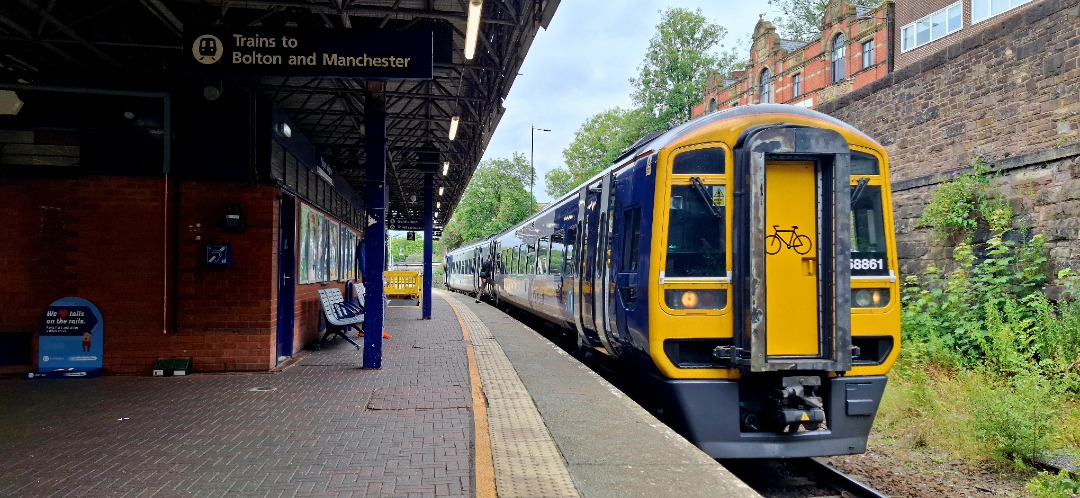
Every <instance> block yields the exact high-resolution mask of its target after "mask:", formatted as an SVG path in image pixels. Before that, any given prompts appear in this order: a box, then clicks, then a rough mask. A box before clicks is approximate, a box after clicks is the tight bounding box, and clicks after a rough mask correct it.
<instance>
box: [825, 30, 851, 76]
mask: <svg viewBox="0 0 1080 498" xmlns="http://www.w3.org/2000/svg"><path fill="white" fill-rule="evenodd" d="M846 61H847V37H846V36H844V33H837V34H836V36H834V37H833V43H832V49H831V50H829V84H830V85H832V84H835V83H840V82H842V81H844V80H845V79H847V74H846V73H847V71H846V69H847V67H846V66H845V62H846Z"/></svg>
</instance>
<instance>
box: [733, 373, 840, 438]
mask: <svg viewBox="0 0 1080 498" xmlns="http://www.w3.org/2000/svg"><path fill="white" fill-rule="evenodd" d="M779 381H780V382H779V385H777V384H775V383H773V384H772V385H773V388H772V394H770V395H768V396H767V397H763V398H759V401H760V402H758V403H753V402H750V403H745V404H744V408H748V409H746V410H744V411H743V413H742V426H743V428H744V429H745V430H750V431H768V432H785V431H787V432H790V433H794V432H798V431H799V430H800V428H801V429H803V430H808V431H813V430H818V429H820V428H821V427H822V426H823V424H824V423H825V405H824V402H823V401H822V399H821V397H820V396H818V393H817V391H818V389H819V388H821V377H818V376H813V375H798V376H790V377H781V378H780V379H779ZM773 382H776V381H775V380H774V381H773ZM766 399H767V400H768V401H766Z"/></svg>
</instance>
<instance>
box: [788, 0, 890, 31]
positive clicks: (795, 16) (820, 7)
mask: <svg viewBox="0 0 1080 498" xmlns="http://www.w3.org/2000/svg"><path fill="white" fill-rule="evenodd" d="M850 1H851V3H852V4H855V5H860V6H863V7H870V6H874V5H878V4H880V3H881V2H882V0H850ZM769 5H771V6H773V7H776V8H778V9H780V16H779V17H776V18H774V19H773V20H772V23H773V26H775V27H776V31H777V33H779V34H780V37H781V38H784V39H785V40H799V41H810V40H813V39H814V37H816V36H818V35H820V34H821V22H822V20H823V19H824V18H825V8H826V7H827V6H828V5H829V0H769Z"/></svg>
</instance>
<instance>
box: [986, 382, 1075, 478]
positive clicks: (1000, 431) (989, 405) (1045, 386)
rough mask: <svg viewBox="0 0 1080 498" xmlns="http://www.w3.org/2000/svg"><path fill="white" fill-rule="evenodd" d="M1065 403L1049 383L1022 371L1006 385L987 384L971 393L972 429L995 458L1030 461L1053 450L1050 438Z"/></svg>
mask: <svg viewBox="0 0 1080 498" xmlns="http://www.w3.org/2000/svg"><path fill="white" fill-rule="evenodd" d="M988 378H993V376H992V375H989V376H988ZM1062 401H1063V400H1062V397H1061V396H1060V394H1059V393H1058V392H1057V390H1055V389H1054V388H1053V387H1052V386H1051V383H1050V381H1049V380H1047V379H1046V378H1044V377H1042V376H1041V375H1039V374H1038V373H1037V372H1032V371H1024V372H1020V373H1018V374H1017V375H1015V376H1013V377H1012V378H1011V379H1010V380H1009V381H1008V382H1007V383H1006V384H1004V385H1000V384H995V383H990V382H988V383H986V384H984V385H983V386H982V387H981V388H977V389H976V390H975V391H974V392H973V393H972V400H971V404H972V408H973V409H972V411H971V414H972V415H971V416H972V418H973V419H972V420H971V427H972V429H973V430H974V432H975V435H976V436H977V437H978V438H979V441H981V442H982V443H983V444H985V445H987V447H988V449H989V450H990V452H991V453H992V454H993V455H994V456H996V457H999V458H1008V459H1011V458H1028V459H1030V458H1032V457H1034V456H1035V455H1037V454H1039V453H1043V452H1047V451H1049V450H1051V449H1053V448H1052V446H1051V437H1050V436H1051V434H1052V433H1053V430H1054V428H1055V421H1056V420H1057V419H1058V417H1059V416H1060V412H1059V411H1058V408H1057V407H1058V406H1060V405H1061V403H1062Z"/></svg>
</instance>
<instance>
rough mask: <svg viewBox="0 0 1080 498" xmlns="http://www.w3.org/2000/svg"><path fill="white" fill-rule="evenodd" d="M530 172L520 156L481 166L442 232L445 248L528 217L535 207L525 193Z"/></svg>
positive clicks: (483, 235) (527, 192) (481, 237)
mask: <svg viewBox="0 0 1080 498" xmlns="http://www.w3.org/2000/svg"><path fill="white" fill-rule="evenodd" d="M531 171H532V170H531V169H530V167H529V161H528V160H527V159H526V158H525V155H524V154H520V153H514V156H513V157H512V158H510V159H489V160H487V161H484V162H482V163H480V166H478V167H477V168H476V172H475V173H473V177H472V181H470V182H469V186H468V187H466V188H465V193H464V194H463V195H462V196H461V202H460V203H458V206H457V208H456V209H455V210H454V214H453V216H451V217H450V221H449V222H448V223H447V224H446V228H445V229H443V237H442V240H443V242H444V243H445V245H446V247H448V248H454V247H458V246H460V245H462V244H464V243H466V242H472V241H475V240H480V239H483V238H485V237H488V236H491V235H493V234H495V233H498V232H500V231H502V230H504V229H506V228H509V227H510V226H512V225H514V224H515V223H518V222H520V221H522V220H524V219H525V218H527V217H529V215H530V214H532V212H533V211H534V209H535V207H536V201H535V199H533V198H532V196H531V195H530V194H529V190H528V185H529V180H530V178H531V175H530V173H531Z"/></svg>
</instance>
